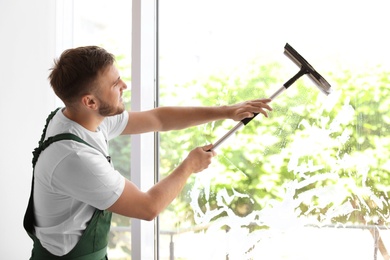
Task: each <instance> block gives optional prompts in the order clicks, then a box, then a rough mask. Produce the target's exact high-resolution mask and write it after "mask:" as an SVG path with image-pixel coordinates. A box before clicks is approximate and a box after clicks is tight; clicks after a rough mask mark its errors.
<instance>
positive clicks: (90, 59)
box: [49, 46, 115, 105]
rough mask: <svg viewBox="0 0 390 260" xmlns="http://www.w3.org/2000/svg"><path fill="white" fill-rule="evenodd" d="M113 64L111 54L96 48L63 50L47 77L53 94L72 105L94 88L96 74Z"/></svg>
mask: <svg viewBox="0 0 390 260" xmlns="http://www.w3.org/2000/svg"><path fill="white" fill-rule="evenodd" d="M114 62H115V57H114V55H113V54H111V53H108V52H107V51H106V50H105V49H103V48H101V47H98V46H84V47H78V48H74V49H68V50H65V51H64V52H63V53H62V54H61V56H60V58H59V59H56V60H54V66H53V68H51V73H50V75H49V80H50V84H51V86H52V88H53V90H54V92H55V94H56V95H57V96H58V97H59V98H60V99H61V100H62V101H63V102H64V103H65V105H71V104H73V103H74V102H75V101H76V100H77V99H78V98H80V97H82V96H83V95H86V94H90V93H91V92H92V91H93V90H94V88H95V87H96V86H95V84H93V83H94V81H95V80H96V78H97V76H98V73H99V72H100V71H102V70H104V69H106V68H107V67H108V66H110V65H112V64H113V63H114Z"/></svg>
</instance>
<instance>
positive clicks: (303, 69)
mask: <svg viewBox="0 0 390 260" xmlns="http://www.w3.org/2000/svg"><path fill="white" fill-rule="evenodd" d="M284 54H285V55H286V56H287V57H288V58H290V59H291V60H292V61H293V62H294V63H295V64H296V65H297V66H298V67H300V70H299V71H298V73H297V74H295V75H294V76H293V77H292V78H290V79H289V80H288V81H286V83H284V84H283V86H281V87H280V88H279V89H278V90H277V91H276V92H275V93H274V94H273V95H271V96H270V97H269V98H270V99H271V100H274V99H275V98H276V97H277V96H279V95H280V94H281V93H282V92H284V91H285V90H287V89H288V88H289V87H290V86H291V85H292V84H293V83H294V82H295V81H297V80H298V79H299V78H300V77H302V76H303V75H308V76H309V78H310V79H311V80H312V81H313V82H314V84H315V85H316V86H317V87H318V88H319V89H320V91H321V92H322V93H324V94H325V95H329V94H330V92H331V86H330V84H329V83H328V82H327V81H326V80H325V79H324V78H323V77H322V76H321V75H320V74H319V73H318V72H317V71H316V70H315V69H314V68H313V67H312V66H311V65H310V64H309V63H308V62H307V61H306V60H305V59H304V58H303V57H302V56H301V55H300V54H299V53H298V52H297V51H296V50H294V48H293V47H291V45H289V44H288V43H286V45H285V46H284ZM257 115H258V113H255V115H254V116H253V117H251V118H245V119H243V120H241V121H240V122H238V124H237V125H236V126H235V127H233V128H232V129H231V130H230V131H229V132H227V133H226V134H225V135H224V136H223V137H222V138H220V139H219V140H218V141H217V142H215V144H214V146H213V150H215V149H217V148H218V147H219V146H220V145H221V144H222V143H223V142H224V141H226V140H227V139H228V138H229V137H230V136H231V135H233V134H234V133H235V132H237V131H238V130H239V129H240V128H241V127H243V126H245V125H247V124H248V123H249V122H250V121H252V120H253V119H254V118H255V117H256V116H257Z"/></svg>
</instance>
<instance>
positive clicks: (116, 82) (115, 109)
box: [95, 65, 127, 116]
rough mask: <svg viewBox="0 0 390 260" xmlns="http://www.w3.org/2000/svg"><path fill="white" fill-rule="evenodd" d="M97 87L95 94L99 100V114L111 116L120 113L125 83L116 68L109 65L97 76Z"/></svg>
mask: <svg viewBox="0 0 390 260" xmlns="http://www.w3.org/2000/svg"><path fill="white" fill-rule="evenodd" d="M98 84H99V89H98V91H96V93H95V96H96V99H97V100H98V102H99V108H98V109H99V110H98V112H99V114H100V115H101V116H113V115H117V114H121V113H122V112H123V111H124V110H125V105H124V104H123V99H122V93H123V90H125V89H127V85H126V84H125V83H124V82H123V80H121V78H120V76H119V72H118V69H117V68H116V67H115V66H114V65H111V66H109V67H107V68H106V69H105V70H103V71H102V72H101V73H100V74H99V76H98Z"/></svg>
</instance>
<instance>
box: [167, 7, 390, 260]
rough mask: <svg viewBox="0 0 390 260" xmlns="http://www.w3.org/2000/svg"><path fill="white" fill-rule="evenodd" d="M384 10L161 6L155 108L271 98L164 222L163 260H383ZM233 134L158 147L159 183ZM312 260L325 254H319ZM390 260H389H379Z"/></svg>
mask: <svg viewBox="0 0 390 260" xmlns="http://www.w3.org/2000/svg"><path fill="white" fill-rule="evenodd" d="M386 6H387V3H386V1H384V0H383V1H372V2H370V3H368V2H363V1H326V2H325V1H324V2H316V3H315V4H314V3H313V1H308V0H300V1H288V0H280V1H258V0H245V1H238V0H231V1H222V0H211V1H210V0H207V1H205V0H196V1H193V0H185V1H183V0H164V1H161V2H160V4H159V83H160V88H159V89H160V105H161V106H168V105H175V106H177V105H212V106H214V105H228V104H234V103H238V102H242V101H245V100H247V99H255V98H266V97H270V96H271V95H272V94H273V93H274V92H275V91H277V90H278V89H279V88H280V87H281V86H282V85H283V84H284V83H285V82H286V81H287V80H289V79H290V78H291V77H292V76H294V75H295V74H296V73H297V72H298V71H299V69H300V68H299V67H298V66H297V65H296V64H295V63H294V62H293V61H292V60H291V59H289V58H288V57H287V56H286V55H284V54H283V53H284V46H285V44H286V43H289V44H290V45H291V46H292V47H293V48H294V49H295V50H296V51H298V53H299V54H301V55H302V56H303V57H304V58H305V59H306V60H307V61H308V62H309V63H310V64H311V65H312V66H313V67H314V69H315V70H317V71H318V72H319V73H320V74H321V75H322V76H323V77H324V78H325V79H326V80H327V81H328V82H329V83H330V84H331V86H332V93H331V94H330V95H325V94H324V93H322V91H320V88H319V87H317V86H316V84H314V82H313V81H311V80H310V79H309V77H308V76H306V75H305V76H302V77H301V78H300V79H299V80H297V81H296V82H295V83H294V84H293V85H292V86H291V87H289V88H288V89H287V90H286V91H285V92H283V93H282V94H281V95H279V96H278V97H277V98H275V99H274V100H273V101H272V103H271V105H272V107H273V109H274V110H273V112H271V113H269V118H265V117H263V116H258V117H256V118H255V119H253V120H252V121H251V122H250V123H249V124H248V125H246V126H245V127H243V128H241V129H240V130H239V131H238V132H237V133H236V134H234V135H233V136H232V137H231V138H229V139H228V140H227V141H226V142H224V143H223V144H222V145H221V146H220V148H218V150H217V153H218V156H217V157H216V158H215V159H214V162H213V163H212V165H211V166H210V167H209V169H207V170H205V171H203V172H201V173H199V174H196V175H193V176H192V177H191V178H190V179H189V181H188V183H187V185H186V187H185V189H184V191H183V192H182V193H181V195H180V196H179V197H178V198H177V199H176V200H175V201H174V202H173V203H172V204H171V205H170V206H169V208H168V209H167V210H166V211H164V212H163V213H162V214H161V216H160V234H159V239H160V247H159V252H160V259H240V260H242V259H387V258H386V255H387V254H388V253H389V252H390V234H389V231H388V228H387V227H388V225H389V214H390V211H389V203H388V200H389V183H390V177H389V176H390V175H389V169H390V163H389V162H390V160H389V154H390V152H389V148H390V130H389V129H390V117H389V113H388V108H389V101H388V95H389V83H390V77H389V75H390V74H389V73H390V71H389V68H390V66H389V65H390V64H389V59H388V57H390V53H389V50H388V46H389V45H390V40H389V37H388V36H387V35H386V31H388V30H387V25H388V24H389V22H390V17H389V16H388V15H387V13H386V11H385V10H386ZM236 124H237V122H233V121H231V120H223V121H218V122H215V123H210V124H206V125H202V126H199V127H193V128H191V129H186V130H180V131H173V132H164V133H161V144H160V173H161V176H162V177H164V176H166V175H168V174H169V173H170V172H171V171H172V169H174V167H176V166H177V165H178V164H179V163H180V162H181V161H182V160H183V159H184V158H185V157H186V155H187V154H188V153H189V152H190V151H191V150H192V149H193V148H195V147H197V146H203V145H206V144H208V143H215V142H216V141H217V140H218V139H219V138H221V137H222V136H223V135H224V134H225V133H226V132H228V131H229V130H230V129H232V128H233V127H234V126H235V125H236ZM319 252H320V253H319ZM387 257H388V256H387Z"/></svg>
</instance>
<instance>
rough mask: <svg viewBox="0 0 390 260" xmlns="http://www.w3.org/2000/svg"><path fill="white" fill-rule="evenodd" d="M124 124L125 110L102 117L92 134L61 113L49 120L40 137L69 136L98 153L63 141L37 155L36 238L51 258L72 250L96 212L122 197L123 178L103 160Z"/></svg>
mask: <svg viewBox="0 0 390 260" xmlns="http://www.w3.org/2000/svg"><path fill="white" fill-rule="evenodd" d="M127 121H128V113H127V112H126V111H125V112H123V113H122V114H120V115H117V116H112V117H107V118H105V120H104V121H103V122H102V124H101V125H100V126H99V128H98V130H97V131H96V132H91V131H89V130H87V129H85V128H84V127H82V126H81V125H79V124H77V123H76V122H74V121H72V120H69V119H68V118H67V117H65V116H64V114H63V113H62V110H58V112H57V113H56V115H55V116H54V117H53V119H52V120H51V121H50V123H49V126H48V128H47V131H46V137H45V139H47V138H48V137H50V136H54V135H57V134H60V133H72V134H75V135H77V136H79V137H80V138H81V139H83V140H84V141H86V142H87V143H89V144H90V145H92V146H93V147H95V148H97V149H99V151H97V150H96V149H94V148H92V147H89V146H87V145H85V144H82V143H79V142H76V141H71V140H63V141H58V142H55V143H52V144H51V145H50V146H49V147H48V148H46V149H45V150H44V151H43V152H42V153H41V155H40V156H39V159H38V161H37V164H36V166H35V172H34V175H35V182H34V210H35V220H36V226H35V232H36V234H35V235H36V236H37V237H38V239H39V240H40V242H41V244H42V246H43V247H45V248H46V249H47V250H48V251H49V252H51V253H52V254H54V255H58V256H61V255H65V254H67V253H68V252H69V251H70V250H72V249H73V247H74V246H75V245H76V244H77V242H78V241H79V239H80V237H81V235H82V233H83V231H84V230H85V229H86V227H87V223H88V221H89V220H90V219H91V217H92V215H93V213H94V211H95V209H96V208H97V209H100V210H104V209H107V208H109V207H110V206H111V205H113V204H114V202H115V201H116V200H117V199H118V198H119V196H120V195H121V194H122V191H123V189H124V185H125V179H124V177H123V176H122V175H121V174H120V173H119V172H118V171H116V170H115V169H114V168H113V166H112V164H110V163H109V162H108V161H107V159H106V156H108V141H109V140H110V139H112V138H114V137H116V136H118V135H120V134H121V133H122V132H123V130H124V128H125V126H126V124H127ZM100 151H101V152H100ZM102 153H103V154H104V155H103V154H102Z"/></svg>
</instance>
